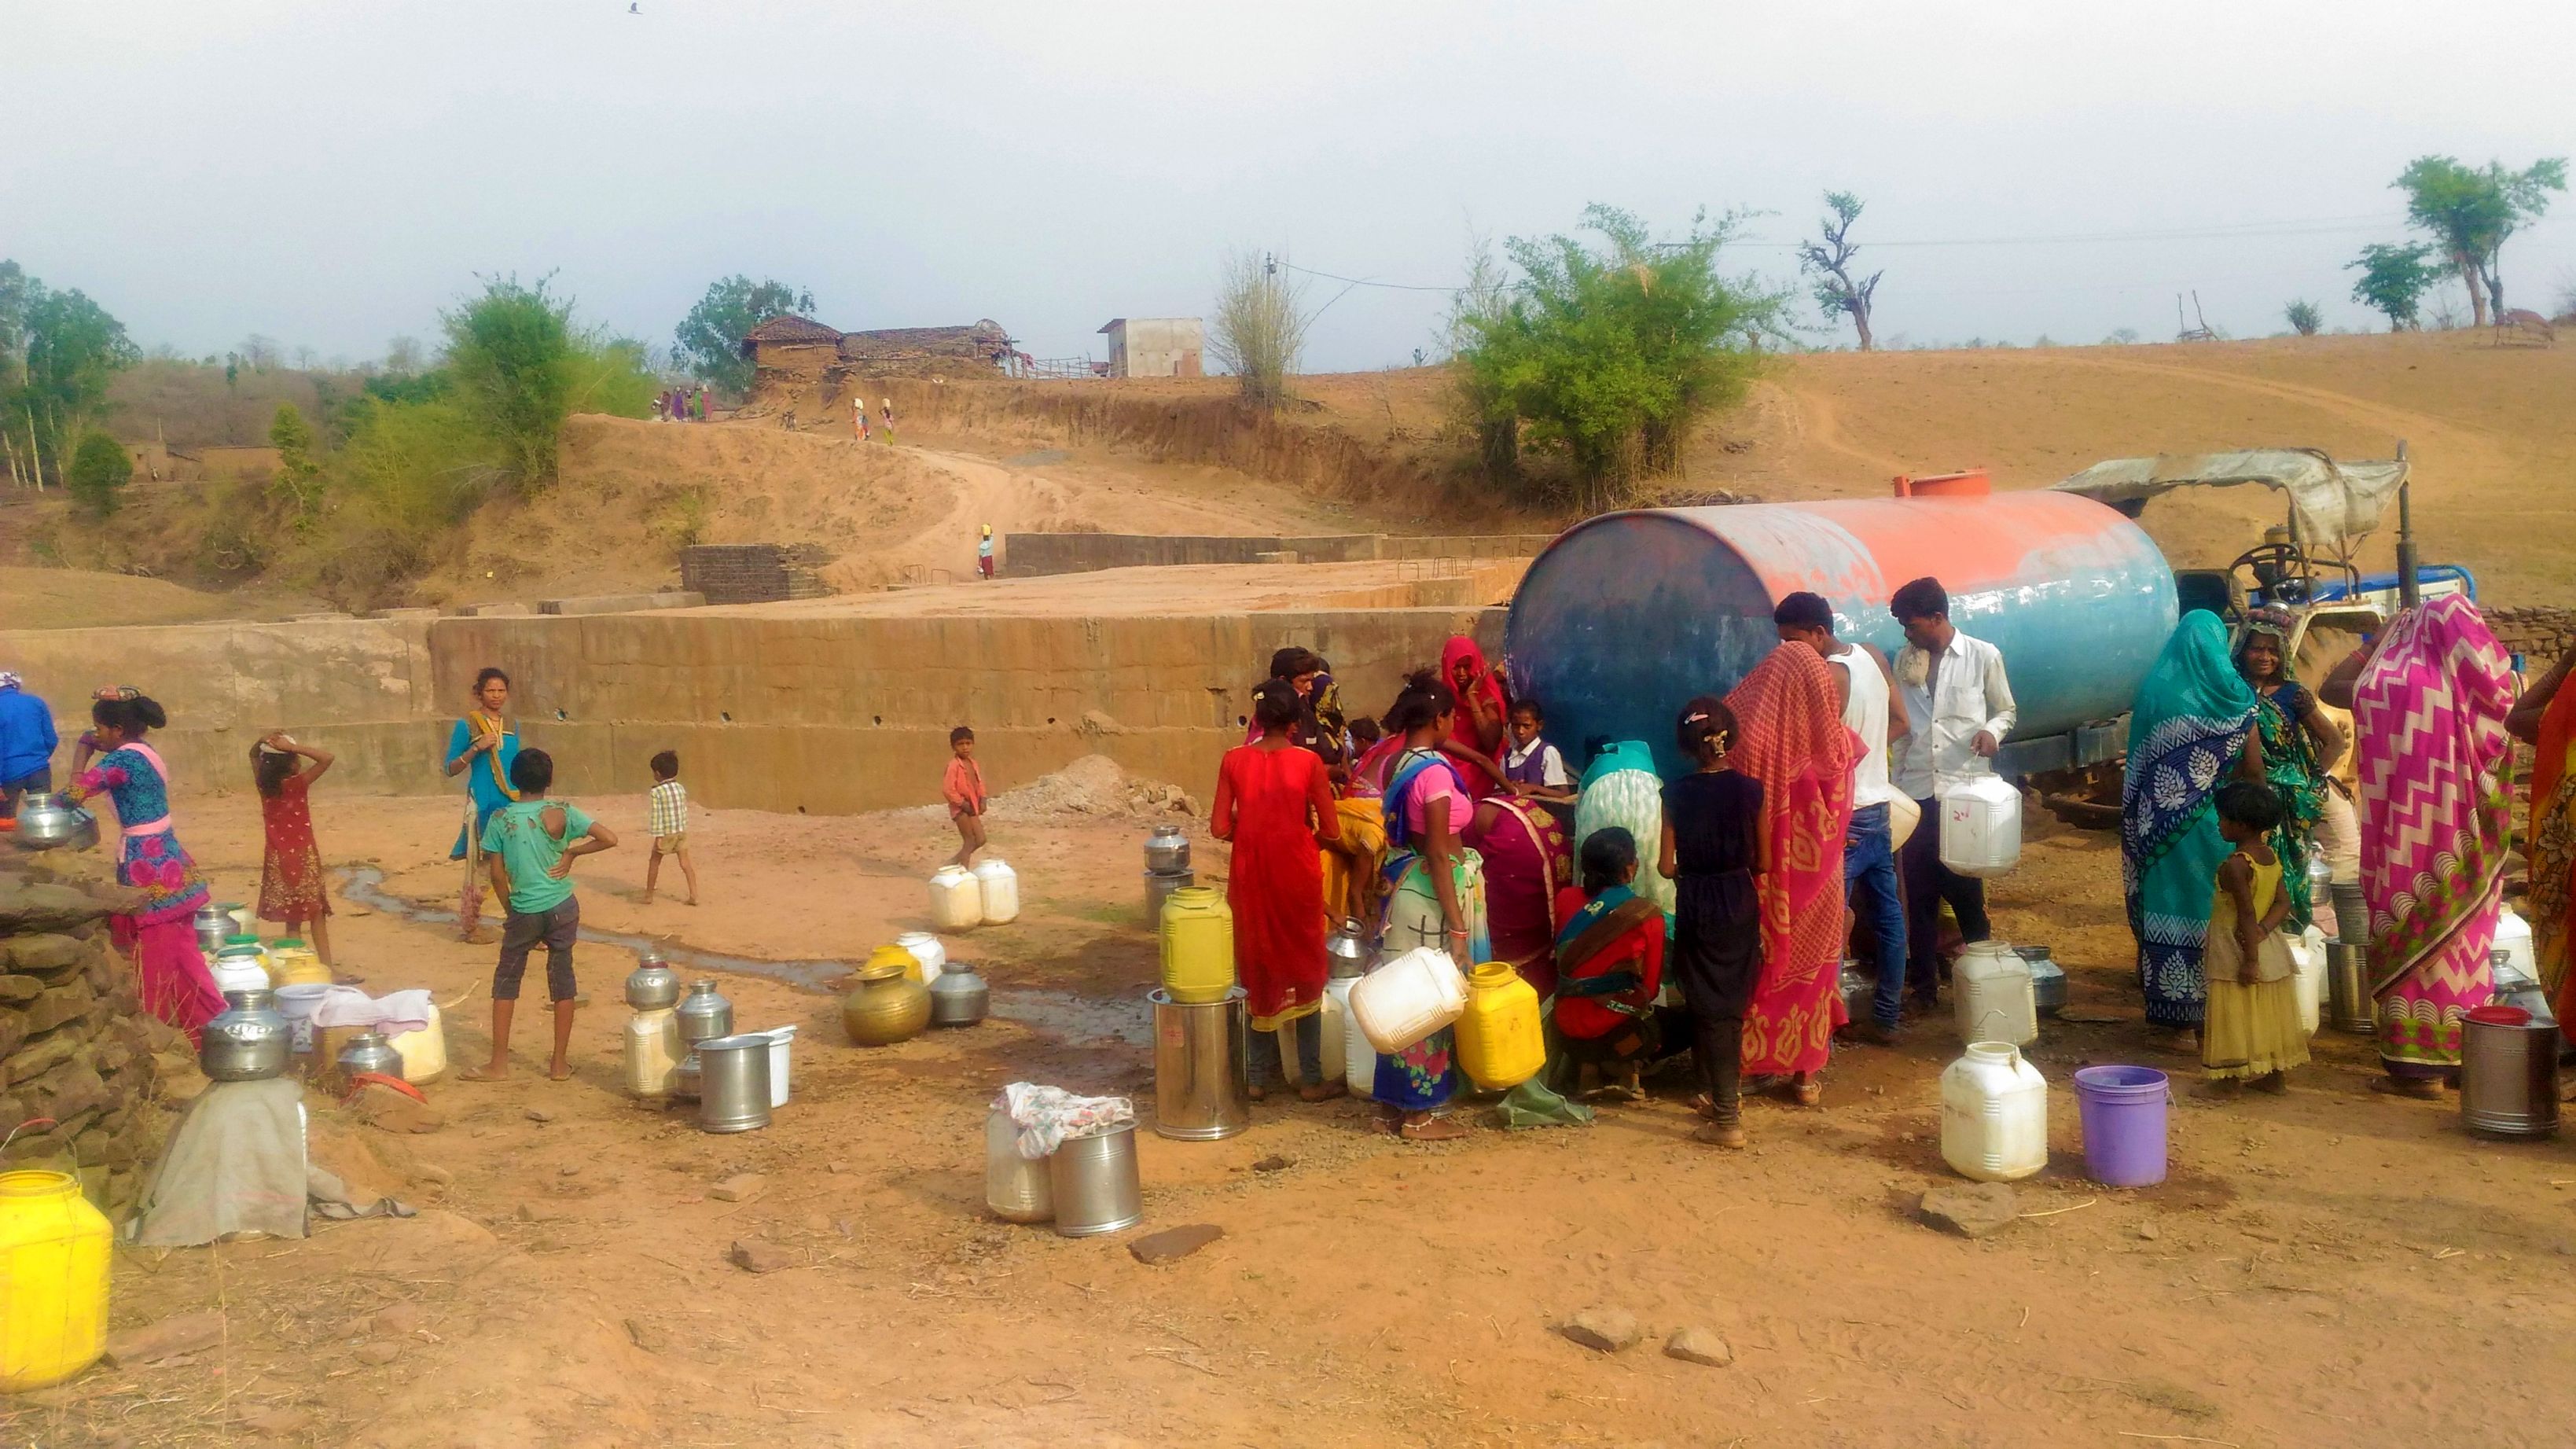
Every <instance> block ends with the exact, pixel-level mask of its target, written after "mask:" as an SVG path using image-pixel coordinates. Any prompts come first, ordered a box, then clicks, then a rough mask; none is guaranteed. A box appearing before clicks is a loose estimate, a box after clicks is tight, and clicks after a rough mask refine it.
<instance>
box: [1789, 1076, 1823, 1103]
mask: <svg viewBox="0 0 2576 1449" xmlns="http://www.w3.org/2000/svg"><path fill="white" fill-rule="evenodd" d="M1789 1100H1790V1101H1792V1102H1795V1103H1797V1104H1798V1105H1799V1106H1801V1107H1821V1106H1823V1105H1825V1084H1824V1083H1822V1082H1792V1083H1790V1084H1789Z"/></svg>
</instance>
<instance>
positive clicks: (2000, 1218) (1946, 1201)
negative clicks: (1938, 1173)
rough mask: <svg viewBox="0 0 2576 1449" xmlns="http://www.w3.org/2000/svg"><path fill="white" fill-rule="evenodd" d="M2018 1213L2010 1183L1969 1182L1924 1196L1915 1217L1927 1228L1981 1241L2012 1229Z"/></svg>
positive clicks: (1933, 1190) (1929, 1192) (1915, 1211)
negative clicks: (1989, 1235) (1992, 1234)
mask: <svg viewBox="0 0 2576 1449" xmlns="http://www.w3.org/2000/svg"><path fill="white" fill-rule="evenodd" d="M2018 1211H2019V1207H2018V1204H2017V1203H2016V1202H2015V1200H2014V1198H2013V1190H2012V1187H2011V1185H2010V1184H2008V1183H2001V1182H1969V1183H1953V1184H1951V1185H1950V1186H1947V1187H1936V1188H1933V1189H1931V1190H1930V1191H1928V1192H1926V1193H1924V1194H1923V1200H1922V1202H1920V1203H1919V1204H1917V1205H1916V1206H1915V1209H1914V1216H1915V1218H1916V1220H1918V1221H1920V1222H1921V1223H1922V1224H1923V1225H1924V1226H1925V1227H1930V1228H1939V1229H1940V1230H1942V1231H1943V1232H1949V1233H1957V1234H1958V1235H1959V1236H1960V1237H1963V1238H1982V1237H1985V1236H1986V1235H1987V1234H1989V1233H1998V1232H2001V1231H2003V1230H2004V1229H2005V1228H2008V1227H2011V1226H2012V1225H2013V1221H2014V1215H2015V1213H2016V1212H2018Z"/></svg>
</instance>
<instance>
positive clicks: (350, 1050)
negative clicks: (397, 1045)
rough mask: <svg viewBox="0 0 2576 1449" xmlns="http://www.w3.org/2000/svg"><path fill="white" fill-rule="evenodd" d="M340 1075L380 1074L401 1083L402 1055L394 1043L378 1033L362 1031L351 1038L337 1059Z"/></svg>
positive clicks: (341, 1049)
mask: <svg viewBox="0 0 2576 1449" xmlns="http://www.w3.org/2000/svg"><path fill="white" fill-rule="evenodd" d="M337 1061H338V1062H339V1065H340V1074H341V1075H342V1076H344V1077H354V1076H357V1075H358V1074H359V1073H361V1072H380V1073H383V1074H384V1075H386V1076H388V1077H392V1078H394V1079H395V1080H397V1081H399V1080H401V1078H402V1066H403V1062H402V1053H401V1052H398V1051H395V1050H394V1046H393V1043H392V1042H389V1041H387V1040H385V1039H384V1037H383V1036H382V1035H380V1034H378V1033H376V1032H372V1031H362V1032H360V1033H358V1034H357V1035H356V1036H353V1037H351V1038H349V1043H348V1045H346V1046H344V1047H342V1048H340V1055H339V1057H338V1058H337Z"/></svg>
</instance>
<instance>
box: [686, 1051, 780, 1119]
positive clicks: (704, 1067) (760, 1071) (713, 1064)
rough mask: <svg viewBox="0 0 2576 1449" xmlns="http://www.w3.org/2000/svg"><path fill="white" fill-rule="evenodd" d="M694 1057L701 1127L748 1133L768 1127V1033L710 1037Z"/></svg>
mask: <svg viewBox="0 0 2576 1449" xmlns="http://www.w3.org/2000/svg"><path fill="white" fill-rule="evenodd" d="M695 1055H696V1056H697V1059H698V1125H699V1126H700V1127H703V1128H705V1129H706V1130H707V1131H709V1132H749V1131H751V1130H752V1129H754V1128H757V1127H766V1126H768V1125H769V1033H767V1032H765V1031H756V1032H749V1033H745V1034H743V1035H740V1036H713V1037H708V1038H707V1039H706V1040H704V1041H702V1042H699V1043H698V1044H697V1052H696V1054H695Z"/></svg>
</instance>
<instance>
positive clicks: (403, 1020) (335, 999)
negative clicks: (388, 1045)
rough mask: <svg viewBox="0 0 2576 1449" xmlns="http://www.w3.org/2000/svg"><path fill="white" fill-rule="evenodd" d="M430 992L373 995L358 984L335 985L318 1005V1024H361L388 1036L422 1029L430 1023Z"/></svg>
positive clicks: (316, 1022) (315, 1019)
mask: <svg viewBox="0 0 2576 1449" xmlns="http://www.w3.org/2000/svg"><path fill="white" fill-rule="evenodd" d="M429 1007H430V1000H429V993H428V992H427V991H425V990H413V991H389V992H387V993H385V994H384V995H382V996H369V995H368V994H367V993H365V992H363V991H360V990H359V989H358V988H356V987H354V986H334V987H332V988H331V989H330V990H329V991H327V992H325V993H323V995H322V999H321V1000H320V1001H318V1002H316V1003H315V1004H314V1007H313V1024H314V1025H315V1026H325V1027H329V1026H361V1027H366V1028H368V1029H370V1030H373V1031H380V1032H383V1033H384V1034H385V1035H386V1036H388V1037H396V1036H401V1035H402V1034H403V1033H404V1032H407V1031H420V1030H422V1029H424V1028H426V1027H427V1026H428V1025H429Z"/></svg>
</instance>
